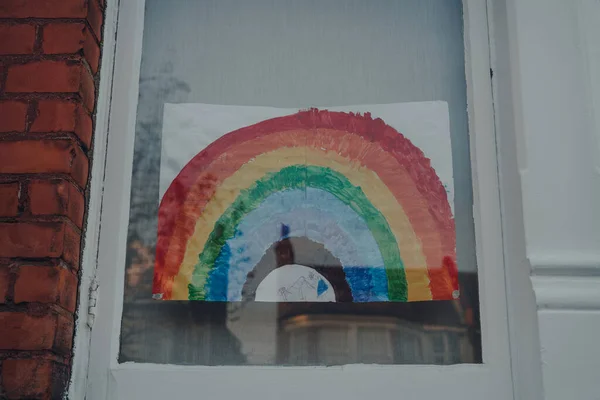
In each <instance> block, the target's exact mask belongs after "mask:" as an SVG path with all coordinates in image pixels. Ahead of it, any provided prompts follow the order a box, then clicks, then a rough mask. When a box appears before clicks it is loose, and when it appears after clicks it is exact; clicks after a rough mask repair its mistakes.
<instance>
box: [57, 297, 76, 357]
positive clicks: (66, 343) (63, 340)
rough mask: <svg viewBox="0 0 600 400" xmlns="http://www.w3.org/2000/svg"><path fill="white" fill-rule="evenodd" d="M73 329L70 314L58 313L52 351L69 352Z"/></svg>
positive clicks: (71, 344)
mask: <svg viewBox="0 0 600 400" xmlns="http://www.w3.org/2000/svg"><path fill="white" fill-rule="evenodd" d="M75 290H77V289H75ZM73 331H74V329H73V318H72V317H71V316H65V315H58V320H57V325H56V336H55V338H54V347H53V349H54V351H57V352H59V353H61V354H69V353H70V352H71V348H72V347H73Z"/></svg>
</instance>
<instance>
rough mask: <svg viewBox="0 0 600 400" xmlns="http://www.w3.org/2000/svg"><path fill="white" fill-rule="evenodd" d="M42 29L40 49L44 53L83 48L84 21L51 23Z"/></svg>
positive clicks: (74, 50)
mask: <svg viewBox="0 0 600 400" xmlns="http://www.w3.org/2000/svg"><path fill="white" fill-rule="evenodd" d="M43 29H44V30H43V35H42V51H43V52H44V53H46V54H61V53H77V52H78V51H79V50H81V49H82V48H83V43H84V41H85V31H86V28H85V24H84V23H81V22H79V23H51V24H48V25H46V26H44V28H43Z"/></svg>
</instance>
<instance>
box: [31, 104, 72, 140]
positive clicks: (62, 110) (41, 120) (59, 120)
mask: <svg viewBox="0 0 600 400" xmlns="http://www.w3.org/2000/svg"><path fill="white" fill-rule="evenodd" d="M76 109H77V103H75V102H71V101H66V100H40V101H39V103H38V106H37V116H36V118H35V120H34V121H33V124H32V125H31V128H30V132H60V131H65V132H73V131H75V111H76Z"/></svg>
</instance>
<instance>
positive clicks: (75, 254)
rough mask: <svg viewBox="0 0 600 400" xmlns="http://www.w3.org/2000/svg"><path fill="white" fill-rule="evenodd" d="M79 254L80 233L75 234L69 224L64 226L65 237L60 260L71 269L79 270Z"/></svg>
mask: <svg viewBox="0 0 600 400" xmlns="http://www.w3.org/2000/svg"><path fill="white" fill-rule="evenodd" d="M80 254H81V233H79V232H77V231H76V230H75V228H73V226H72V225H71V224H65V236H64V243H63V254H62V258H63V260H65V261H66V262H67V263H68V264H70V265H71V266H72V267H74V268H76V269H79V256H80Z"/></svg>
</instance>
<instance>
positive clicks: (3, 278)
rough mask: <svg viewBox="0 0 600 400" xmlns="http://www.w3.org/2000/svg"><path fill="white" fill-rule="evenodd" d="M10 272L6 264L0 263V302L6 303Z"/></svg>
mask: <svg viewBox="0 0 600 400" xmlns="http://www.w3.org/2000/svg"><path fill="white" fill-rule="evenodd" d="M10 280H11V274H10V270H9V269H8V266H7V265H0V304H4V303H6V298H7V297H8V289H9V288H10Z"/></svg>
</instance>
